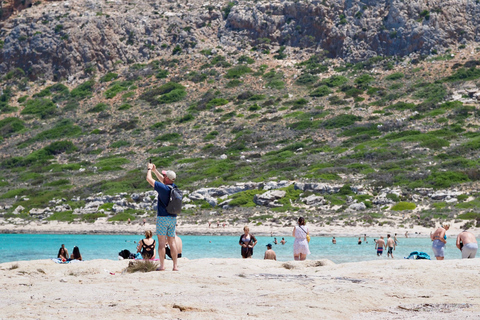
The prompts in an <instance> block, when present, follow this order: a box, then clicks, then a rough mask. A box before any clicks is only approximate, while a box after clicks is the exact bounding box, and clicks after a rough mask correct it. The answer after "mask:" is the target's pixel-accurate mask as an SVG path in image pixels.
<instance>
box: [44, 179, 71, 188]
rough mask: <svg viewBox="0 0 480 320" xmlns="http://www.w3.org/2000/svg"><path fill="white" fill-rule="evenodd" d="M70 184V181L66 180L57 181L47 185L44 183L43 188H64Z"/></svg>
mask: <svg viewBox="0 0 480 320" xmlns="http://www.w3.org/2000/svg"><path fill="white" fill-rule="evenodd" d="M68 184H70V181H69V180H68V179H59V180H55V181H52V182H49V183H45V184H44V186H47V187H58V186H64V185H68Z"/></svg>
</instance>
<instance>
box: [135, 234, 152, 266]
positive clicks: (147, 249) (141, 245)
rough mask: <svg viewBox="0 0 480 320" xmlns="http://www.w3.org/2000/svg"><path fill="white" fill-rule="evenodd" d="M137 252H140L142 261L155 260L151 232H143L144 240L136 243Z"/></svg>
mask: <svg viewBox="0 0 480 320" xmlns="http://www.w3.org/2000/svg"><path fill="white" fill-rule="evenodd" d="M137 252H141V254H142V258H143V259H144V260H149V259H155V256H156V255H155V239H153V238H152V231H150V230H146V231H145V239H142V240H140V241H138V246H137Z"/></svg>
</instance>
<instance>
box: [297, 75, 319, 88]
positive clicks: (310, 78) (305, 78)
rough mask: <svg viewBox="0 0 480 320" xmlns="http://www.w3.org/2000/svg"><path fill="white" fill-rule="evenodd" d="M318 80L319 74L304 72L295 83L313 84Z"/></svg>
mask: <svg viewBox="0 0 480 320" xmlns="http://www.w3.org/2000/svg"><path fill="white" fill-rule="evenodd" d="M317 80H318V77H317V76H314V75H312V74H310V73H302V74H301V75H300V77H298V79H297V81H295V84H297V85H299V86H311V85H313V84H314V83H315V82H317Z"/></svg>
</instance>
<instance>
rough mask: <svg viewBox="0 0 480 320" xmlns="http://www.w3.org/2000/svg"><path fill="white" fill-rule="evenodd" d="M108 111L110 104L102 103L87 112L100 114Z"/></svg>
mask: <svg viewBox="0 0 480 320" xmlns="http://www.w3.org/2000/svg"><path fill="white" fill-rule="evenodd" d="M107 109H108V104H106V103H103V102H101V103H98V104H97V105H95V106H94V107H93V108H90V109H88V110H87V112H89V113H98V112H102V111H105V110H107Z"/></svg>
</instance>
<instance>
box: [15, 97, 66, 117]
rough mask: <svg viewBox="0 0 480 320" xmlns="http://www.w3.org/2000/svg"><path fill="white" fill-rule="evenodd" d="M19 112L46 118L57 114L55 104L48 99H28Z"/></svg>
mask: <svg viewBox="0 0 480 320" xmlns="http://www.w3.org/2000/svg"><path fill="white" fill-rule="evenodd" d="M21 114H33V115H37V116H39V117H40V118H41V119H47V118H51V117H54V116H56V115H57V106H56V105H55V104H54V103H53V102H52V100H50V99H45V98H36V99H30V100H27V102H26V103H25V108H24V109H23V110H22V112H21Z"/></svg>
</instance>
